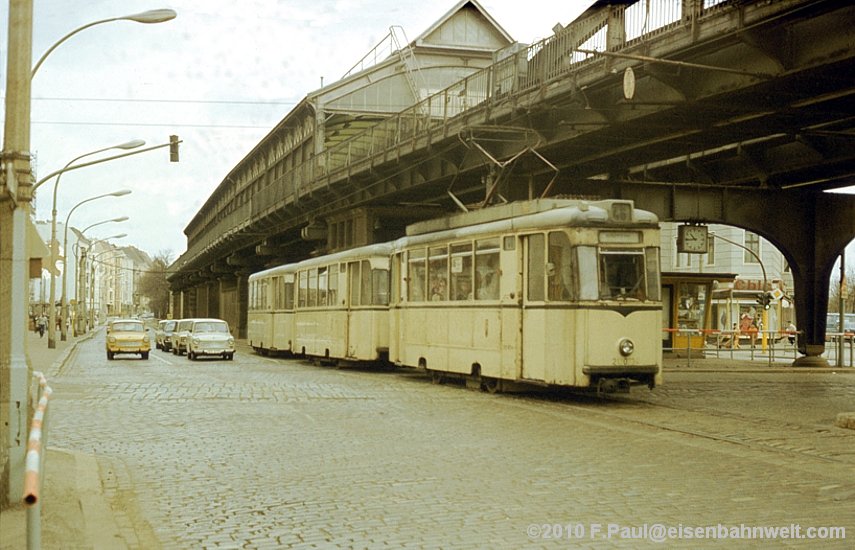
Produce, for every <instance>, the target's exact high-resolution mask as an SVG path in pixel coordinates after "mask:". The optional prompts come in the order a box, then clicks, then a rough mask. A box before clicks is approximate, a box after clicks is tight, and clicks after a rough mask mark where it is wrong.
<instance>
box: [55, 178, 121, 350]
mask: <svg viewBox="0 0 855 550" xmlns="http://www.w3.org/2000/svg"><path fill="white" fill-rule="evenodd" d="M130 193H131V190H130V189H122V190H120V191H113V192H112V193H103V194H101V195H95V196H94V197H89V198H88V199H85V200H82V201H80V202H78V203H77V204H75V205H74V206H73V207H72V208H71V210H70V211H69V212H68V216H66V218H65V235H64V237H63V241H62V253H63V258H64V259H63V262H62V315H61V317H62V322H61V323H60V334H61V337H62V341H63V342H64V341H65V340H66V339H67V338H68V331H67V328H66V327H67V323H68V296H67V294H66V285H67V280H68V277H67V274H68V251H67V249H68V222H69V220H70V219H71V214H72V213H73V212H74V211H75V210H77V207H78V206H82V205H84V204H86V203H87V202H92V201H94V200H97V199H103V198H104V197H123V196H125V195H129V194H130ZM53 280H54V279H53V278H51V281H53ZM53 300H54V285H53V284H52V285H51V303H53ZM53 311H54V310H53V308H51V312H53ZM51 326H53V321H51ZM48 336H50V335H49V334H48ZM54 345H56V343H54ZM48 347H50V339H48Z"/></svg>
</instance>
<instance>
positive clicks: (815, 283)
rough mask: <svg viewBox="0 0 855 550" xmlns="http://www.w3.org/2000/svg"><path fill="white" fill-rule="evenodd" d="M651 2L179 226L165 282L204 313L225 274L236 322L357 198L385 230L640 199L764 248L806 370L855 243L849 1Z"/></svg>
mask: <svg viewBox="0 0 855 550" xmlns="http://www.w3.org/2000/svg"><path fill="white" fill-rule="evenodd" d="M653 3H654V4H656V2H655V1H654V2H653ZM612 4H613V5H612ZM661 4H662V5H669V6H677V7H676V8H675V9H674V10H673V11H669V10H670V8H669V10H666V12H665V13H662V14H659V15H658V20H659V21H658V22H657V23H656V24H655V25H651V24H650V13H649V12H648V13H644V14H643V17H644V20H645V21H646V22H647V23H645V24H643V25H642V24H636V20H638V19H639V18H640V17H642V16H639V14H638V9H639V6H647V7H649V6H650V3H649V2H645V1H640V2H635V3H625V2H611V3H610V2H605V1H603V2H598V3H597V4H595V5H594V6H593V7H592V8H591V9H590V10H589V11H588V12H586V14H584V15H583V17H581V18H580V19H577V20H576V21H575V22H574V23H573V24H571V25H569V26H567V27H566V28H563V29H560V28H556V29H555V30H556V33H555V34H554V35H553V36H551V37H550V38H547V39H545V40H543V41H541V42H539V43H536V44H533V45H531V46H528V47H523V48H518V49H516V50H513V49H510V50H508V51H506V52H504V53H503V55H502V59H500V60H499V61H498V62H496V63H494V64H493V65H491V66H490V67H488V68H486V69H484V70H481V71H479V72H477V73H475V74H473V75H471V76H470V77H468V78H466V79H464V80H462V81H460V82H458V83H456V84H454V85H452V86H450V87H448V88H446V89H445V90H442V91H441V92H439V93H436V94H434V95H431V96H430V97H427V98H425V99H424V100H422V101H420V102H418V103H416V104H415V105H413V106H412V107H410V108H408V109H406V110H404V111H402V112H400V113H397V114H396V115H394V116H390V117H387V118H384V119H383V120H381V121H379V122H376V123H373V124H371V125H368V126H367V127H361V128H359V131H358V132H355V133H353V134H351V135H348V136H347V138H346V139H344V140H341V141H337V142H335V143H334V144H330V145H329V146H328V147H326V148H324V150H322V151H320V152H319V154H317V155H315V156H313V157H311V158H309V159H308V160H306V161H305V162H301V163H299V164H296V163H295V164H294V165H293V167H292V169H291V170H290V171H289V172H288V173H285V174H277V176H276V177H271V178H268V180H267V184H266V185H264V186H263V187H261V188H259V189H257V190H256V192H255V193H253V194H252V195H251V196H250V197H249V199H248V200H246V201H244V202H243V203H242V204H239V205H237V204H231V205H230V207H229V209H228V213H227V214H226V215H221V216H218V217H217V218H216V220H217V221H216V223H212V224H210V226H209V227H206V228H205V230H204V231H198V232H197V233H196V234H195V235H194V236H193V237H192V238H190V239H188V250H187V252H186V253H185V254H184V255H182V257H181V258H179V260H178V261H177V262H176V263H175V264H174V266H173V269H174V274H173V275H172V276H171V279H170V282H171V285H172V289H173V291H174V292H176V293H177V294H178V295H179V296H184V297H185V298H184V299H185V300H186V301H187V303H184V304H183V305H184V306H185V309H187V310H199V309H201V308H202V306H201V302H206V304H205V306H204V307H208V308H212V307H216V306H217V305H218V302H217V299H216V298H214V297H212V296H211V295H210V294H211V291H210V290H206V291H205V292H207V297H206V296H200V295H199V292H198V290H199V289H206V288H207V289H210V288H211V284H212V281H216V280H222V278H223V277H235V278H237V280H238V281H239V283H238V296H239V298H238V300H237V304H238V307H239V309H240V310H241V311H240V316H241V317H244V316H245V305H246V304H245V288H244V289H243V290H241V289H240V281H241V280H243V281H244V283H243V284H244V285H245V277H246V275H247V274H249V273H251V272H253V271H255V270H258V269H261V268H262V267H264V266H267V265H272V264H275V263H277V262H282V261H286V260H287V261H294V260H297V259H300V258H302V257H305V256H306V255H308V254H309V253H311V251H312V250H313V249H321V250H330V249H334V248H335V242H336V240H335V236H330V234H329V232H328V229H329V228H328V225H329V220H331V219H336V216H339V217H341V216H346V215H347V214H346V213H347V212H353V211H355V210H356V209H374V210H372V212H373V213H374V214H373V217H372V218H369V221H372V220H373V223H374V224H375V226H376V227H383V226H384V224H387V225H389V226H394V225H395V224H394V220H395V217H394V214H393V213H396V212H400V211H401V205H406V207H407V211H411V212H423V213H422V215H430V213H431V212H434V213H435V210H431V208H440V209H445V210H448V209H454V208H472V207H473V206H475V207H477V206H479V205H483V204H488V203H490V202H495V201H496V200H515V199H520V198H529V197H535V196H552V195H559V194H560V195H572V196H584V197H600V198H609V197H611V198H631V199H633V200H635V202H636V204H637V206H639V207H641V208H645V209H648V210H651V211H653V212H655V213H656V214H657V215H658V216H659V217H660V219H661V220H663V221H677V222H688V223H723V224H728V225H734V226H738V227H741V228H744V229H747V230H750V231H753V232H755V233H757V234H759V235H762V236H763V237H765V238H766V239H768V240H769V241H770V242H772V243H773V244H775V245H776V246H777V247H778V248H779V249H780V250H781V251H782V253H783V254H784V256H785V257H786V259H787V261H788V262H789V265H790V266H791V268H792V271H793V278H794V284H795V290H796V310H797V316H798V317H797V321H798V325H799V328H800V329H801V330H803V331H804V337H803V338H802V339H801V341H800V343H799V350H800V352H801V353H802V354H804V355H805V357H803V358H801V359H800V360H799V362H802V363H805V364H810V363H812V362H813V361H814V359H817V357H818V356H819V355H820V354H821V353H822V351H823V350H824V340H825V313H826V309H827V300H828V281H829V276H830V274H831V270H832V266H833V264H834V262H835V259H836V258H837V257H838V256H839V254H840V253H841V251H842V250H843V249H844V247H845V246H846V244H847V243H848V242H850V241H851V240H852V239H853V237H855V196H850V195H842V194H830V193H827V192H826V191H828V190H832V189H836V188H842V187H847V186H851V185H855V177H854V176H853V172H854V171H855V141H853V140H855V130H853V121H855V112H853V104H855V103H853V96H855V78H853V75H855V56H853V54H854V53H855V52H854V51H853V49H855V46H853V44H855V6H853V5H850V4H849V3H842V2H837V1H835V0H789V1H788V0H782V1H778V2H767V1H765V0H758V1H751V0H742V1H723V2H718V3H712V2H709V1H708V0H707V1H703V0H683V2H682V3H681V4H679V5H678V3H676V2H664V3H661ZM709 4H713V5H709ZM633 10H636V11H633ZM262 171H263V168H262ZM419 207H422V210H420V209H419ZM218 208H223V207H218ZM369 233H370V232H369ZM315 238H320V239H325V240H324V241H323V242H321V243H320V244H319V242H318V241H312V239H315ZM368 238H369V240H370V236H369V237H368ZM349 244H361V243H359V242H351V243H349ZM188 296H190V297H191V298H190V299H189V300H188V299H187V297H188ZM241 296H242V297H241ZM817 360H819V361H821V360H820V359H817Z"/></svg>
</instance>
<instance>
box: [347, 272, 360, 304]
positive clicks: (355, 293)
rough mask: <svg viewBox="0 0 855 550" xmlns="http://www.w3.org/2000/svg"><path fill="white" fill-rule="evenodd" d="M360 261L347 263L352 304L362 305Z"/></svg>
mask: <svg viewBox="0 0 855 550" xmlns="http://www.w3.org/2000/svg"><path fill="white" fill-rule="evenodd" d="M359 271H360V269H359V262H350V263H349V264H347V284H348V286H350V305H351V307H353V306H358V305H361V302H360V300H359V286H360V285H359Z"/></svg>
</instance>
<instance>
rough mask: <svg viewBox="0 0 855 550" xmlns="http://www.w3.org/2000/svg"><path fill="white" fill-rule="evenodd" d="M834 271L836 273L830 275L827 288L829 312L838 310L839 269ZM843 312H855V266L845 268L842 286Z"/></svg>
mask: <svg viewBox="0 0 855 550" xmlns="http://www.w3.org/2000/svg"><path fill="white" fill-rule="evenodd" d="M835 272H836V274H835V275H832V276H831V281H830V284H829V289H828V312H829V313H837V312H839V311H840V271H839V270H835ZM843 312H844V313H855V267H849V268H848V269H847V270H846V277H845V279H844V286H843Z"/></svg>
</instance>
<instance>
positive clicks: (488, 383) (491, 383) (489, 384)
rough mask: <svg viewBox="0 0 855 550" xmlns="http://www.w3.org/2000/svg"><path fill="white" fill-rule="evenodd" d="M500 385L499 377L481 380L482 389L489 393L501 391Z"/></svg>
mask: <svg viewBox="0 0 855 550" xmlns="http://www.w3.org/2000/svg"><path fill="white" fill-rule="evenodd" d="M500 385H501V384H500V383H499V379H498V378H484V379H483V380H482V381H481V389H482V390H483V391H485V392H487V393H499V387H500Z"/></svg>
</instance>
